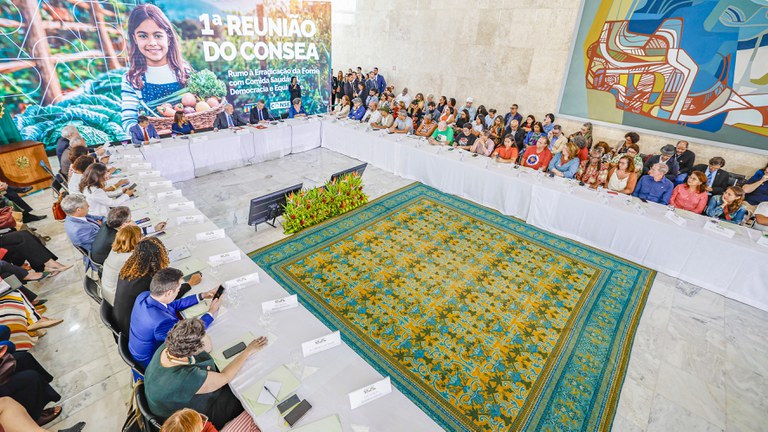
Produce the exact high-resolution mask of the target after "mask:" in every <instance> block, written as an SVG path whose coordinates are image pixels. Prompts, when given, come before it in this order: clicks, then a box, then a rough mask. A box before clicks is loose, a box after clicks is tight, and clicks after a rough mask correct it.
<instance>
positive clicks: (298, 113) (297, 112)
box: [288, 98, 307, 118]
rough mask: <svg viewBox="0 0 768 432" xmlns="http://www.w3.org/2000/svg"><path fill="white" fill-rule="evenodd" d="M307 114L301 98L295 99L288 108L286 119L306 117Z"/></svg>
mask: <svg viewBox="0 0 768 432" xmlns="http://www.w3.org/2000/svg"><path fill="white" fill-rule="evenodd" d="M306 116H307V112H306V111H304V105H302V103H301V98H295V99H294V100H293V102H292V103H291V107H290V108H288V118H296V117H306Z"/></svg>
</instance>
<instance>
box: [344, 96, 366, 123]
mask: <svg viewBox="0 0 768 432" xmlns="http://www.w3.org/2000/svg"><path fill="white" fill-rule="evenodd" d="M364 115H365V107H364V106H363V101H362V100H361V99H360V98H359V97H357V98H355V99H353V100H352V108H351V109H350V110H349V116H348V117H349V119H350V120H354V121H360V120H362V119H363V116H364Z"/></svg>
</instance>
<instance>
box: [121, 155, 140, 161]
mask: <svg viewBox="0 0 768 432" xmlns="http://www.w3.org/2000/svg"><path fill="white" fill-rule="evenodd" d="M123 159H125V160H127V161H129V160H144V157H143V156H142V155H137V154H127V155H123Z"/></svg>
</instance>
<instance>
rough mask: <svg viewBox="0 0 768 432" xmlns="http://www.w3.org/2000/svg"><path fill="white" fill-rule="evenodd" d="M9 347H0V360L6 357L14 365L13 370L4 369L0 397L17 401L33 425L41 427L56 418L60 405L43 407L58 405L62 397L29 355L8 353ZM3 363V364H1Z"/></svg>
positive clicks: (50, 379)
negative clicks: (12, 361) (50, 406)
mask: <svg viewBox="0 0 768 432" xmlns="http://www.w3.org/2000/svg"><path fill="white" fill-rule="evenodd" d="M7 350H8V347H7V346H5V347H0V354H2V355H0V358H4V357H5V356H9V357H11V358H13V359H14V360H15V362H16V366H15V367H14V368H9V369H5V368H4V370H3V372H4V374H3V380H2V382H0V397H10V398H12V399H13V400H15V401H16V402H18V403H19V404H20V405H21V406H22V407H24V409H25V410H26V412H27V414H28V415H29V416H30V417H32V419H34V420H35V422H36V423H37V424H38V425H40V426H44V425H46V424H48V423H50V422H52V421H53V420H54V419H56V418H57V417H58V416H59V415H61V405H57V406H54V407H52V408H45V406H46V405H48V403H49V402H58V401H60V400H61V396H60V395H59V394H58V393H57V392H56V390H54V388H53V387H51V381H53V376H52V375H51V374H50V373H48V371H46V370H45V369H44V368H43V367H42V366H41V365H40V363H38V362H37V360H36V359H35V358H34V357H33V356H32V354H30V353H28V352H15V353H13V354H11V353H9V352H7ZM3 363H5V362H3Z"/></svg>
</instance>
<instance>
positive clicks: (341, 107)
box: [332, 95, 352, 118]
mask: <svg viewBox="0 0 768 432" xmlns="http://www.w3.org/2000/svg"><path fill="white" fill-rule="evenodd" d="M351 107H352V101H350V100H349V96H347V95H344V96H342V97H341V102H339V103H338V105H336V106H335V107H333V113H332V114H333V115H335V116H336V117H338V118H345V117H347V116H348V115H349V109H350V108H351Z"/></svg>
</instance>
